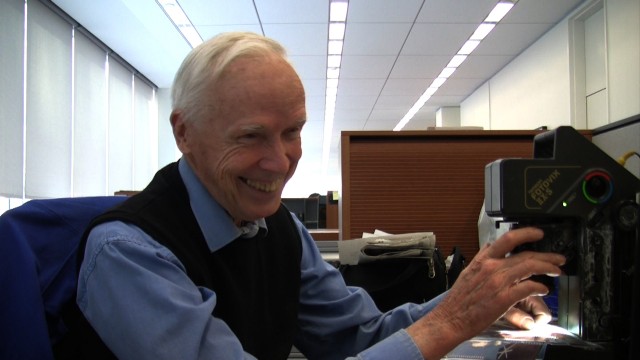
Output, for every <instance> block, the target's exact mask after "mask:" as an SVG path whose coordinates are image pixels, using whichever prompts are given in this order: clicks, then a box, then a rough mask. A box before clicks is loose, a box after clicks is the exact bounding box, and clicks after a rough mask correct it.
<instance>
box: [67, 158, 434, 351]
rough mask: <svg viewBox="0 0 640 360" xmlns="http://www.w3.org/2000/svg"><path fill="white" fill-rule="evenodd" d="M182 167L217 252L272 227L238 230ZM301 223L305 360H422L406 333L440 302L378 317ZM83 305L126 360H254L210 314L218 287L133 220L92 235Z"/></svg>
mask: <svg viewBox="0 0 640 360" xmlns="http://www.w3.org/2000/svg"><path fill="white" fill-rule="evenodd" d="M179 170H180V175H181V177H182V180H183V181H184V183H185V185H186V188H187V191H188V193H189V199H190V203H191V208H192V209H193V213H194V215H195V217H196V220H197V221H198V223H199V225H200V227H201V229H202V232H203V234H204V237H205V240H206V242H207V244H208V247H209V249H210V250H211V251H212V252H214V251H216V250H218V249H220V248H222V247H223V246H224V245H226V244H228V243H229V242H231V241H234V240H235V241H242V235H243V234H245V233H251V232H253V231H255V227H256V226H260V227H266V225H265V222H264V219H261V220H260V221H257V222H256V223H255V224H248V226H246V227H243V228H238V227H237V226H235V225H234V224H233V221H232V220H231V218H230V217H229V216H228V214H227V213H226V212H225V210H224V209H223V208H222V207H221V206H220V205H219V204H218V203H217V202H216V201H215V200H214V199H213V198H212V197H211V196H210V195H209V193H208V192H207V191H206V189H205V188H204V186H203V185H202V184H201V183H200V182H199V180H198V179H197V177H196V176H195V174H194V173H193V171H192V169H191V168H190V167H189V166H188V164H187V162H186V161H184V160H181V161H180V163H179ZM294 218H295V217H294ZM296 223H297V225H298V228H299V230H300V235H301V239H302V259H301V289H300V307H299V315H298V327H299V328H298V335H297V337H296V339H295V344H294V345H295V346H296V347H297V348H298V349H299V350H300V351H301V352H303V353H304V354H305V356H307V357H308V358H309V359H323V360H324V359H344V358H345V357H347V356H357V358H359V359H422V356H421V355H420V352H419V350H418V348H417V347H416V345H415V344H414V342H413V341H412V340H411V338H410V337H409V335H408V334H407V333H406V331H405V330H403V329H404V328H405V327H407V326H408V325H410V324H412V323H413V322H414V321H415V320H417V319H418V318H420V317H422V316H424V315H425V314H426V313H427V312H428V311H429V310H430V309H431V308H433V306H435V303H437V299H435V300H434V301H431V302H429V303H427V304H422V305H417V304H405V305H403V306H401V307H399V308H396V309H394V310H392V311H389V312H387V313H384V314H383V313H381V312H380V311H379V310H378V309H377V307H376V306H375V304H374V303H373V301H372V300H371V298H370V297H369V295H368V294H367V293H366V292H365V291H363V290H362V289H360V288H356V287H347V286H346V285H345V283H344V281H343V279H342V276H341V275H340V273H339V272H338V271H337V270H336V269H335V268H334V267H333V266H331V265H329V264H328V263H326V262H325V261H324V260H323V259H322V257H321V254H320V252H319V251H318V249H317V247H316V245H315V242H314V240H313V238H312V237H311V235H310V234H309V232H308V231H307V230H306V229H305V228H304V226H303V224H302V223H300V222H299V221H296ZM267 231H268V229H267ZM77 302H78V305H79V307H80V309H81V311H82V312H83V313H84V315H85V317H86V318H87V320H88V321H89V323H90V324H91V325H92V326H93V327H94V329H95V330H96V331H97V332H98V334H99V335H100V337H101V338H102V340H103V341H104V342H105V344H107V346H108V347H109V348H110V349H111V350H112V351H113V353H114V354H115V355H116V356H118V358H120V359H136V360H141V359H154V360H155V359H253V357H252V356H251V355H250V354H248V353H245V352H244V351H243V349H242V346H241V344H240V343H239V341H238V340H237V338H236V337H235V336H234V334H233V333H232V332H231V330H230V329H229V327H228V326H227V325H226V324H225V323H224V321H222V320H221V319H219V318H215V317H214V316H212V312H213V309H214V308H215V306H216V294H215V292H213V291H212V290H210V289H208V288H205V287H198V286H196V285H195V284H194V283H193V282H192V281H191V280H190V279H189V277H188V276H187V274H186V272H185V268H184V266H183V265H182V264H181V263H180V261H179V260H178V259H177V258H176V256H175V255H173V253H171V252H170V251H169V250H168V249H167V248H166V247H164V246H162V245H160V244H159V243H158V242H156V241H155V240H154V239H152V238H151V237H149V236H148V235H147V234H146V233H144V232H143V231H142V230H140V229H139V228H138V227H136V226H134V225H130V224H125V223H123V222H119V221H114V222H108V223H104V224H101V225H99V226H97V227H95V228H94V229H93V230H92V231H91V234H90V236H89V238H88V241H87V247H86V250H85V260H84V262H83V264H82V267H81V269H80V277H79V280H78V294H77ZM373 344H375V345H373ZM372 345H373V346H372ZM356 354H357V355H356Z"/></svg>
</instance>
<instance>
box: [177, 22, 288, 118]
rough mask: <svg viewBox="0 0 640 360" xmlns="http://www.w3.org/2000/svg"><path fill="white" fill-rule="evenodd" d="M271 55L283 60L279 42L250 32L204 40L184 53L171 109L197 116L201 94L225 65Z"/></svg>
mask: <svg viewBox="0 0 640 360" xmlns="http://www.w3.org/2000/svg"><path fill="white" fill-rule="evenodd" d="M273 55H276V56H280V57H282V58H283V59H285V60H287V52H286V50H285V48H284V47H283V46H282V45H280V44H279V43H278V42H276V41H275V40H273V39H270V38H267V37H265V36H262V35H259V34H256V33H252V32H228V33H222V34H219V35H217V36H215V37H213V38H211V39H209V40H207V41H206V42H204V43H202V44H200V45H199V46H197V47H195V48H194V49H193V50H192V51H191V52H190V53H189V54H188V55H187V57H186V58H185V59H184V61H183V62H182V65H180V68H179V69H178V72H177V73H176V76H175V79H174V81H173V88H172V91H171V99H172V108H173V111H180V112H181V113H182V115H183V116H184V117H185V120H186V121H194V119H198V118H199V114H200V111H201V110H202V107H203V104H205V102H203V101H201V100H202V99H201V96H203V93H204V91H205V89H206V88H207V87H208V86H210V85H211V84H214V83H215V82H216V81H217V80H218V79H219V78H220V76H221V75H222V73H223V72H224V70H225V69H226V67H227V66H228V65H229V64H231V63H232V62H233V61H234V60H236V59H238V58H241V57H251V56H273ZM287 61H288V60H287Z"/></svg>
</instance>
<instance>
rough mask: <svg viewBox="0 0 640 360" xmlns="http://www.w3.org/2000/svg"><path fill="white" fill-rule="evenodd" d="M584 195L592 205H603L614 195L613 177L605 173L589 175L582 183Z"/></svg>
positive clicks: (596, 172) (597, 172)
mask: <svg viewBox="0 0 640 360" xmlns="http://www.w3.org/2000/svg"><path fill="white" fill-rule="evenodd" d="M582 193H583V194H584V197H585V198H586V199H587V200H588V201H589V202H591V203H594V204H602V203H604V202H606V201H607V200H609V198H610V197H611V194H612V193H613V183H612V182H611V177H610V176H609V175H608V174H607V173H605V172H603V171H594V172H591V173H589V174H588V175H587V176H586V177H585V178H584V180H583V181H582Z"/></svg>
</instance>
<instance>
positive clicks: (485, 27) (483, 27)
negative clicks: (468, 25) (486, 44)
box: [469, 23, 496, 40]
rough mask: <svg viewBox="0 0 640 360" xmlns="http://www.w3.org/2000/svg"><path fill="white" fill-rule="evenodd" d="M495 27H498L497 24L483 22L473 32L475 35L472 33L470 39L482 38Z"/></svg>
mask: <svg viewBox="0 0 640 360" xmlns="http://www.w3.org/2000/svg"><path fill="white" fill-rule="evenodd" d="M494 27H496V24H487V23H482V24H480V25H479V26H478V28H477V29H476V31H474V32H473V35H471V37H470V38H469V39H470V40H482V39H484V38H485V37H486V36H487V35H488V34H489V33H490V32H491V30H493V28H494Z"/></svg>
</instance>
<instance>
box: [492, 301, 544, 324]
mask: <svg viewBox="0 0 640 360" xmlns="http://www.w3.org/2000/svg"><path fill="white" fill-rule="evenodd" d="M503 317H504V319H505V320H507V321H509V322H510V323H512V324H513V325H515V326H518V327H520V328H522V329H527V330H529V329H532V328H533V327H534V326H535V325H536V324H546V323H548V322H549V321H551V312H550V311H549V308H548V307H547V304H545V303H544V301H542V298H541V297H539V296H529V297H528V298H526V299H524V300H522V301H520V302H518V303H517V304H516V305H515V306H512V307H511V308H510V309H509V310H507V312H506V313H505V314H504V316H503Z"/></svg>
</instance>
